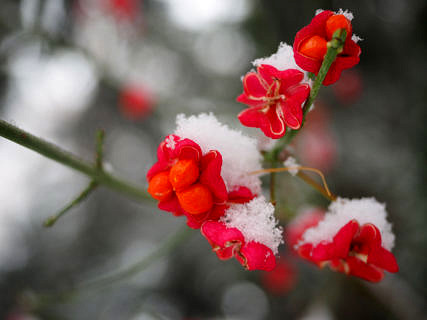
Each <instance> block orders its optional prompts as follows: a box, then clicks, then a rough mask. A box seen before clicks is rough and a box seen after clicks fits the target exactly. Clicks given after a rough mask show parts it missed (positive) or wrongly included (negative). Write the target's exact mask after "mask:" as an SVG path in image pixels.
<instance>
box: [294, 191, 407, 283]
mask: <svg viewBox="0 0 427 320" xmlns="http://www.w3.org/2000/svg"><path fill="white" fill-rule="evenodd" d="M386 217H387V212H386V210H385V205H384V204H381V203H379V202H377V201H376V200H375V199H374V198H362V199H353V200H350V199H342V198H338V199H337V200H336V201H334V202H333V203H332V204H331V205H330V206H329V209H328V212H327V213H326V215H325V218H324V219H323V220H322V221H320V222H319V223H318V224H317V225H316V226H314V227H312V228H308V229H307V230H306V231H305V232H304V234H303V235H302V237H301V240H300V241H299V242H298V243H297V245H296V246H295V248H296V250H297V252H298V254H299V255H300V256H301V257H302V258H304V259H307V260H309V261H311V262H313V263H315V264H317V265H318V266H319V267H323V266H325V265H329V266H330V268H331V269H332V270H335V271H338V272H343V273H345V274H347V275H353V276H357V277H360V278H362V279H365V280H368V281H372V282H378V281H381V280H382V279H383V277H384V270H386V271H389V272H397V271H398V270H399V267H398V265H397V262H396V259H395V257H394V255H393V254H392V253H391V252H390V250H391V249H392V248H393V245H394V234H393V233H392V231H391V224H390V223H389V222H388V221H387V219H386Z"/></svg>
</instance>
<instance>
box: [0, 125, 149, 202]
mask: <svg viewBox="0 0 427 320" xmlns="http://www.w3.org/2000/svg"><path fill="white" fill-rule="evenodd" d="M0 136H2V137H4V138H6V139H8V140H11V141H13V142H15V143H17V144H19V145H21V146H24V147H26V148H28V149H31V150H33V151H35V152H37V153H39V154H41V155H43V156H45V157H47V158H49V159H52V160H54V161H56V162H59V163H62V164H63V165H65V166H67V167H70V168H72V169H74V170H77V171H79V172H81V173H83V174H85V175H87V176H89V177H90V178H92V180H94V181H96V182H97V183H98V184H102V185H104V186H106V187H108V188H111V189H113V190H116V191H119V192H121V193H124V194H126V195H128V196H132V197H134V198H136V199H138V200H147V199H152V198H151V197H150V196H149V195H148V193H147V192H146V191H145V190H144V189H142V188H140V187H137V186H135V185H133V184H131V183H130V182H128V181H126V180H122V179H119V178H117V177H115V176H113V175H111V174H109V173H107V172H105V171H100V170H98V169H97V168H96V167H95V166H94V165H93V164H92V163H89V162H87V161H84V160H82V159H80V158H78V157H76V156H75V155H73V154H72V153H70V152H68V151H66V150H63V149H61V148H60V147H58V146H56V145H54V144H52V143H50V142H47V141H46V140H43V139H41V138H39V137H36V136H35V135H33V134H31V133H29V132H27V131H24V130H22V129H20V128H18V127H16V126H14V125H12V124H10V123H8V122H6V121H4V120H0Z"/></svg>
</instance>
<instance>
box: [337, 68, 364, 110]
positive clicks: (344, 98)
mask: <svg viewBox="0 0 427 320" xmlns="http://www.w3.org/2000/svg"><path fill="white" fill-rule="evenodd" d="M332 90H333V92H334V94H335V96H336V97H337V99H338V100H339V101H340V102H341V103H343V104H351V103H354V102H356V101H357V100H358V99H359V97H360V95H361V94H362V91H363V82H362V77H361V75H360V73H359V72H358V71H356V70H347V71H345V72H343V74H342V75H341V79H340V81H338V82H337V83H335V85H334V86H333V87H332Z"/></svg>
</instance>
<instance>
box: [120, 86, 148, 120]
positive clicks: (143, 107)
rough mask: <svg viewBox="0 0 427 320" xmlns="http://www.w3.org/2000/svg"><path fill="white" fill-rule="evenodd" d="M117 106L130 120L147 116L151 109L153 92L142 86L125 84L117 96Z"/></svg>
mask: <svg viewBox="0 0 427 320" xmlns="http://www.w3.org/2000/svg"><path fill="white" fill-rule="evenodd" d="M119 106H120V110H121V112H122V114H123V115H124V116H125V117H126V118H128V119H131V120H139V119H143V118H145V117H147V116H148V115H149V114H150V113H151V112H152V110H153V107H154V97H153V94H152V93H151V92H150V91H149V90H148V89H147V88H145V87H142V86H134V85H130V86H126V87H124V88H123V89H122V91H121V92H120V96H119Z"/></svg>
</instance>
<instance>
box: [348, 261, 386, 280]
mask: <svg viewBox="0 0 427 320" xmlns="http://www.w3.org/2000/svg"><path fill="white" fill-rule="evenodd" d="M346 262H347V265H348V267H349V270H350V271H349V275H352V276H356V277H359V278H362V279H365V280H368V281H371V282H379V281H381V280H382V279H383V278H384V272H383V271H382V270H380V269H378V268H376V267H374V266H373V265H369V264H366V263H364V262H363V261H361V260H359V259H357V258H356V257H348V258H347V259H346Z"/></svg>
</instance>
